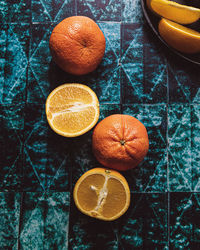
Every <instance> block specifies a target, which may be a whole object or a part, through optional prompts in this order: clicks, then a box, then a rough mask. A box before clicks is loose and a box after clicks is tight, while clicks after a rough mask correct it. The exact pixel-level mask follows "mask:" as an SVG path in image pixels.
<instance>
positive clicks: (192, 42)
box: [158, 18, 200, 54]
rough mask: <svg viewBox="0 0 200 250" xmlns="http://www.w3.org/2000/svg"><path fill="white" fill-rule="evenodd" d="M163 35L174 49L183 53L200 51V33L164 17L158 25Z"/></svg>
mask: <svg viewBox="0 0 200 250" xmlns="http://www.w3.org/2000/svg"><path fill="white" fill-rule="evenodd" d="M158 30H159V33H160V35H161V37H162V38H163V39H164V40H165V41H166V42H167V43H168V44H169V45H170V46H171V47H173V48H174V49H176V50H178V51H181V52H183V53H188V54H192V53H198V52H200V33H199V32H197V31H195V30H192V29H189V28H187V27H184V26H182V25H180V24H177V23H174V22H172V21H169V20H167V19H164V18H162V19H161V21H160V22H159V25H158Z"/></svg>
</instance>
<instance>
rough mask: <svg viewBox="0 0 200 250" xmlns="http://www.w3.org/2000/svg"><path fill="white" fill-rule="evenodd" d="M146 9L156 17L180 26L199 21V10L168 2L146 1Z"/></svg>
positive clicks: (164, 0)
mask: <svg viewBox="0 0 200 250" xmlns="http://www.w3.org/2000/svg"><path fill="white" fill-rule="evenodd" d="M146 1H147V6H148V8H149V9H150V10H151V11H153V12H154V13H156V14H157V15H159V16H161V17H164V18H167V19H170V20H172V21H174V22H177V23H180V24H190V23H194V22H196V21H198V20H199V18H200V9H198V8H194V7H191V6H187V5H183V4H179V3H176V2H173V1H168V0H146Z"/></svg>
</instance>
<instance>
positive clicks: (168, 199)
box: [167, 192, 170, 249]
mask: <svg viewBox="0 0 200 250" xmlns="http://www.w3.org/2000/svg"><path fill="white" fill-rule="evenodd" d="M167 206H168V213H167V225H168V229H167V233H168V237H167V238H168V249H170V192H168V193H167Z"/></svg>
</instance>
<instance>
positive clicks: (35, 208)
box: [0, 0, 200, 250]
mask: <svg viewBox="0 0 200 250" xmlns="http://www.w3.org/2000/svg"><path fill="white" fill-rule="evenodd" d="M72 15H86V16H88V17H91V18H92V19H93V20H95V21H96V22H97V24H98V25H99V27H100V28H101V30H102V31H103V33H104V35H105V38H106V51H105V55H104V58H103V60H102V62H101V63H100V65H99V66H98V68H97V69H96V70H95V71H94V72H92V73H90V74H87V75H84V76H73V75H70V74H67V73H66V72H63V71H62V70H61V69H60V68H59V67H58V66H57V65H56V64H55V63H54V62H53V61H52V58H51V55H50V51H49V44H48V43H49V37H50V34H51V32H52V29H53V28H54V27H55V25H56V24H57V23H58V22H60V21H61V20H63V19H64V18H66V17H68V16H72ZM143 20H144V18H143V14H142V11H141V6H140V1H139V0H132V1H130V0H106V1H105V0H101V1H95V0H83V1H81V0H54V1H52V0H51V1H47V0H39V1H36V0H27V1H25V0H16V1H11V0H9V1H3V0H0V26H1V29H0V62H1V63H0V81H1V85H0V191H1V193H0V214H1V216H0V218H1V223H0V224H1V228H0V239H1V240H0V249H14V250H15V249H16V250H18V249H195V250H196V249H200V243H199V242H200V238H199V235H200V234H199V232H200V224H199V221H200V218H199V212H200V199H199V198H200V196H199V191H200V175H199V173H200V165H199V162H200V136H199V134H200V118H199V117H200V107H199V104H200V88H199V79H200V71H199V68H198V67H195V66H194V65H191V64H189V63H187V62H184V61H182V60H181V59H180V58H178V57H175V56H174V55H173V54H170V53H168V51H167V52H166V51H165V50H163V47H162V46H161V44H160V42H159V41H158V40H157V39H156V38H155V37H154V36H153V35H152V32H151V30H150V29H149V27H147V26H146V24H145V23H144V21H143ZM67 82H78V83H83V84H86V85H88V86H89V87H91V88H92V89H93V90H94V91H95V92H96V94H97V96H98V98H99V101H100V120H102V119H104V118H105V117H107V116H109V115H111V114H115V113H123V114H129V115H133V116H135V117H136V118H138V119H139V120H140V121H141V122H143V123H144V125H145V126H146V128H147V130H148V135H149V139H150V149H149V152H148V155H147V156H146V157H145V159H144V161H143V162H142V163H141V164H140V166H139V167H138V168H136V169H133V170H130V171H127V172H126V173H123V174H124V176H125V177H126V179H127V181H128V183H129V186H130V189H131V205H130V208H129V209H128V211H127V213H126V214H125V215H124V216H122V217H121V218H119V219H118V220H117V221H114V222H108V223H106V222H103V221H97V220H93V219H91V218H88V217H86V216H85V215H83V214H81V213H80V212H79V211H78V210H77V209H76V207H75V205H74V203H73V197H72V192H73V187H74V185H75V182H76V181H77V179H78V178H79V177H80V176H81V175H82V174H83V173H84V172H85V171H86V170H89V169H91V168H93V167H99V166H100V165H99V163H98V162H97V161H96V159H95V158H94V155H93V153H92V145H91V142H92V131H93V130H91V131H89V132H88V133H86V134H85V135H83V136H81V137H78V138H72V139H69V138H63V137H61V136H59V135H57V134H56V133H54V132H53V131H52V130H51V129H50V127H49V125H48V123H47V121H46V117H45V100H46V98H47V96H48V94H49V93H50V91H52V90H53V89H54V88H55V87H57V86H59V85H60V84H63V83H67ZM174 192H175V193H174ZM68 230H69V232H68Z"/></svg>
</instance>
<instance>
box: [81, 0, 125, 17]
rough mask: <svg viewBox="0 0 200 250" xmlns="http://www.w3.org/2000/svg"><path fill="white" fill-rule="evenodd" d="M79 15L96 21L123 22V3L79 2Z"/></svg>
mask: <svg viewBox="0 0 200 250" xmlns="http://www.w3.org/2000/svg"><path fill="white" fill-rule="evenodd" d="M77 15H79V16H88V17H90V18H92V19H93V20H95V21H116V22H120V21H121V1H120V0H108V1H103V0H99V1H95V0H83V1H82V0H77Z"/></svg>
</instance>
